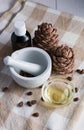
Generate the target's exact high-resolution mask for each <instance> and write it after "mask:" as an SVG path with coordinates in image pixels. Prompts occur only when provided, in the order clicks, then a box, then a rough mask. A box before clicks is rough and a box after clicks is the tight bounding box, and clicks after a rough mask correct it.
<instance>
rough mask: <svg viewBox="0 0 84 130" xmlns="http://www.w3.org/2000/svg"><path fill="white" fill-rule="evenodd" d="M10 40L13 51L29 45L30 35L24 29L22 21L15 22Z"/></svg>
mask: <svg viewBox="0 0 84 130" xmlns="http://www.w3.org/2000/svg"><path fill="white" fill-rule="evenodd" d="M11 42H12V49H13V51H16V50H19V49H22V48H25V47H30V46H31V35H30V33H29V32H28V31H27V30H26V27H25V22H24V21H17V22H15V24H14V32H13V33H12V35H11Z"/></svg>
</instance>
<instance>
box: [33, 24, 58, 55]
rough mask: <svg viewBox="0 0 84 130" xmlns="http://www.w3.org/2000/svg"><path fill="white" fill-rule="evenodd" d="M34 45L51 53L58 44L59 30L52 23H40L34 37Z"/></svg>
mask: <svg viewBox="0 0 84 130" xmlns="http://www.w3.org/2000/svg"><path fill="white" fill-rule="evenodd" d="M33 45H34V46H36V47H39V48H42V49H44V50H45V51H47V52H48V53H49V54H50V52H53V51H54V49H55V48H56V47H57V45H58V34H57V30H56V29H55V28H53V27H52V24H50V23H49V24H48V23H42V24H41V25H38V29H37V30H36V31H35V37H34V38H33Z"/></svg>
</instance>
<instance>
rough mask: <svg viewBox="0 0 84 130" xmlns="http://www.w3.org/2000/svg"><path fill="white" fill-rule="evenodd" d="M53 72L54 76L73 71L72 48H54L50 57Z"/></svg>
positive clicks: (64, 46)
mask: <svg viewBox="0 0 84 130" xmlns="http://www.w3.org/2000/svg"><path fill="white" fill-rule="evenodd" d="M52 59H53V71H54V72H55V73H56V74H68V73H71V72H72V71H73V66H74V53H73V50H72V48H70V47H68V46H67V45H61V46H59V47H57V48H56V50H55V51H54V54H53V56H52Z"/></svg>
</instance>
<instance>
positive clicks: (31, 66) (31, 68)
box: [3, 56, 43, 76]
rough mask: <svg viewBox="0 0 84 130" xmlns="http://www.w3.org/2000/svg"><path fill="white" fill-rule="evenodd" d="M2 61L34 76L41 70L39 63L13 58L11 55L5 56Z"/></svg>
mask: <svg viewBox="0 0 84 130" xmlns="http://www.w3.org/2000/svg"><path fill="white" fill-rule="evenodd" d="M3 62H4V64H5V65H8V66H12V67H14V68H19V69H20V70H23V71H25V72H28V73H30V74H32V75H34V76H37V75H39V74H41V72H42V71H43V69H42V66H41V65H39V64H35V63H30V62H26V61H22V60H17V59H13V58H12V57H11V56H6V57H5V58H4V59H3Z"/></svg>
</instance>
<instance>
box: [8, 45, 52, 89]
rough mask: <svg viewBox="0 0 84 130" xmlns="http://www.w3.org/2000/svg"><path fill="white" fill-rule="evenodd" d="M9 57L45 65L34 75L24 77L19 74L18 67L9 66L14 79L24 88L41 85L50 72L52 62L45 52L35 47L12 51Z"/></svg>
mask: <svg viewBox="0 0 84 130" xmlns="http://www.w3.org/2000/svg"><path fill="white" fill-rule="evenodd" d="M11 57H13V58H14V59H18V60H24V61H28V62H33V63H37V64H40V65H42V66H44V67H45V69H44V71H43V72H42V73H41V74H40V75H38V76H36V77H24V76H21V75H20V74H19V72H20V71H21V70H20V69H17V68H13V67H10V71H11V75H12V78H13V79H14V81H15V82H16V83H17V84H19V85H20V86H23V87H26V88H36V87H39V86H40V85H42V84H43V83H44V82H45V81H46V80H47V79H48V78H49V77H50V74H51V69H52V62H51V58H50V56H49V55H48V53H47V52H45V51H44V50H42V49H40V48H37V47H28V48H24V49H20V50H18V51H15V52H13V53H12V55H11Z"/></svg>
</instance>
